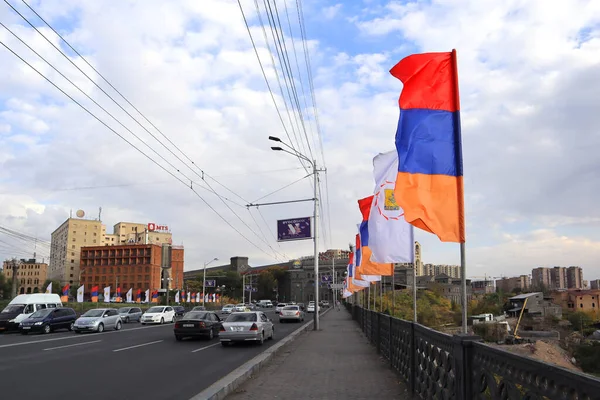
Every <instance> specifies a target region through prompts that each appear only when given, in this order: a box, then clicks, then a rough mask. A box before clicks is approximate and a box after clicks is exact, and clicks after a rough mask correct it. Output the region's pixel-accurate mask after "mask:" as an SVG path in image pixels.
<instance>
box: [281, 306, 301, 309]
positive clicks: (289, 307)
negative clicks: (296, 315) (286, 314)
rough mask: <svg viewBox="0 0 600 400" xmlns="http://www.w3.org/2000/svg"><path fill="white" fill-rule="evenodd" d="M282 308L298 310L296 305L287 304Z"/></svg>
mask: <svg viewBox="0 0 600 400" xmlns="http://www.w3.org/2000/svg"><path fill="white" fill-rule="evenodd" d="M283 309H284V310H298V306H287V307H283Z"/></svg>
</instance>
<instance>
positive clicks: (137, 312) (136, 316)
mask: <svg viewBox="0 0 600 400" xmlns="http://www.w3.org/2000/svg"><path fill="white" fill-rule="evenodd" d="M119 314H120V315H121V319H122V320H123V322H124V323H128V322H131V321H137V322H140V319H141V318H142V310H141V309H140V308H139V307H123V308H119Z"/></svg>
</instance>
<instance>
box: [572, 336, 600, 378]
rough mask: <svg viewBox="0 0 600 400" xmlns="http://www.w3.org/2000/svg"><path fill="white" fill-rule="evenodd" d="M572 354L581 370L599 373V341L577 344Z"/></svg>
mask: <svg viewBox="0 0 600 400" xmlns="http://www.w3.org/2000/svg"><path fill="white" fill-rule="evenodd" d="M574 355H575V359H576V360H577V362H578V363H579V365H580V366H581V369H582V370H583V372H588V373H595V374H597V373H600V362H598V360H600V343H598V342H594V343H592V344H591V345H581V346H577V348H576V349H575V353H574Z"/></svg>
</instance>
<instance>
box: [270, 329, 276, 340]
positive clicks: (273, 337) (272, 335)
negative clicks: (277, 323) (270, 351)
mask: <svg viewBox="0 0 600 400" xmlns="http://www.w3.org/2000/svg"><path fill="white" fill-rule="evenodd" d="M269 339H270V340H273V339H275V328H273V329H271V337H270V338H269Z"/></svg>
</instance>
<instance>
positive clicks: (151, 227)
mask: <svg viewBox="0 0 600 400" xmlns="http://www.w3.org/2000/svg"><path fill="white" fill-rule="evenodd" d="M168 230H169V227H168V226H167V225H157V224H155V223H154V222H148V231H149V232H156V231H164V232H167V231H168Z"/></svg>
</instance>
